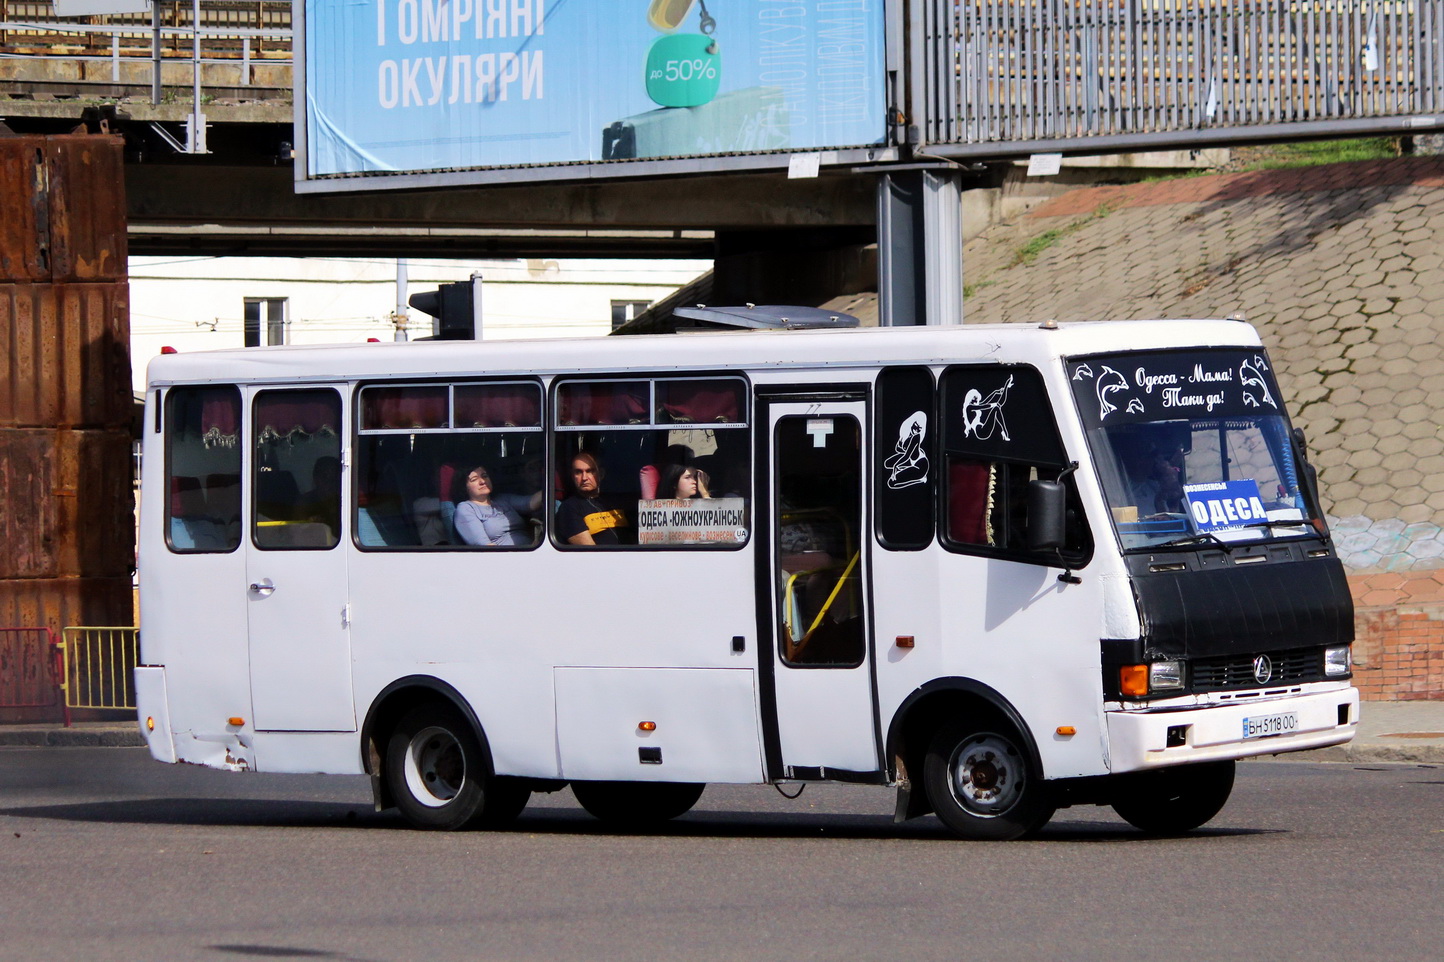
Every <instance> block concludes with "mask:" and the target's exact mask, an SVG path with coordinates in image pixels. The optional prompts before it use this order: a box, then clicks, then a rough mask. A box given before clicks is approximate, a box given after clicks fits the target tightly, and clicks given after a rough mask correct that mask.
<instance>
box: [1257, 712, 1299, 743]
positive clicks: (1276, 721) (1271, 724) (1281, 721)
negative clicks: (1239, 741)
mask: <svg viewBox="0 0 1444 962" xmlns="http://www.w3.org/2000/svg"><path fill="white" fill-rule="evenodd" d="M1298 730H1299V715H1298V712H1292V711H1286V712H1281V713H1279V714H1277V715H1256V716H1254V717H1252V718H1245V719H1244V720H1243V737H1244V738H1268V737H1269V736H1271V735H1287V734H1289V733H1290V732H1296V731H1298Z"/></svg>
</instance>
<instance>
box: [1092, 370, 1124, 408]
mask: <svg viewBox="0 0 1444 962" xmlns="http://www.w3.org/2000/svg"><path fill="white" fill-rule="evenodd" d="M1096 388H1097V391H1098V420H1100V421H1101V420H1103V419H1104V418H1106V417H1107V416H1108V415H1110V414H1112V413H1113V412H1114V411H1116V410H1118V406H1117V405H1115V404H1114V403H1113V402H1111V401H1109V400H1108V395H1110V394H1114V393H1116V392H1118V391H1126V390H1128V378H1126V377H1124V376H1123V375H1122V374H1119V373H1118V372H1117V371H1115V370H1113V368H1111V367H1108V366H1106V365H1105V366H1104V368H1103V373H1102V374H1100V375H1098V383H1097V385H1096Z"/></svg>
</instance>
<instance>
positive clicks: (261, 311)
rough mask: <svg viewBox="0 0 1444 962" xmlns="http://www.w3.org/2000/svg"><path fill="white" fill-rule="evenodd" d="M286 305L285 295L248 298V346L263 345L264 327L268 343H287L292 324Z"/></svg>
mask: <svg viewBox="0 0 1444 962" xmlns="http://www.w3.org/2000/svg"><path fill="white" fill-rule="evenodd" d="M286 307H287V299H286V298H284V297H248V298H246V325H245V327H246V347H260V346H261V331H262V329H264V330H265V332H266V340H265V343H266V344H285V343H286V341H287V340H288V338H287V333H288V330H289V328H290V326H291V324H290V320H289V318H287V316H286V315H287V311H286Z"/></svg>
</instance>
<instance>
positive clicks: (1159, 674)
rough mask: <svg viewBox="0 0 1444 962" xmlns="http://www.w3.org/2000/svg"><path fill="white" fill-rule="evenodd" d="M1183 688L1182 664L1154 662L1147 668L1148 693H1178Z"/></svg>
mask: <svg viewBox="0 0 1444 962" xmlns="http://www.w3.org/2000/svg"><path fill="white" fill-rule="evenodd" d="M1182 687H1183V662H1181V661H1155V662H1154V663H1153V664H1151V665H1149V666H1148V690H1149V691H1178V690H1179V689H1181V688H1182Z"/></svg>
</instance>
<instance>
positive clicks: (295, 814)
mask: <svg viewBox="0 0 1444 962" xmlns="http://www.w3.org/2000/svg"><path fill="white" fill-rule="evenodd" d="M0 815H8V816H11V817H14V818H53V819H59V820H60V821H67V822H109V823H117V824H137V825H206V826H215V825H233V826H236V827H259V828H285V827H291V828H335V827H344V826H362V825H366V826H373V827H380V826H386V825H388V824H392V823H394V824H396V825H399V824H400V822H399V820H398V819H397V817H396V816H395V815H394V814H377V813H376V812H374V811H372V810H371V808H370V806H367V805H357V804H348V803H345V802H306V801H292V800H289V799H285V800H278V799H229V798H227V799H216V798H147V799H135V800H127V801H115V802H84V803H79V804H74V805H34V806H25V807H17V808H4V809H0Z"/></svg>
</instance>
